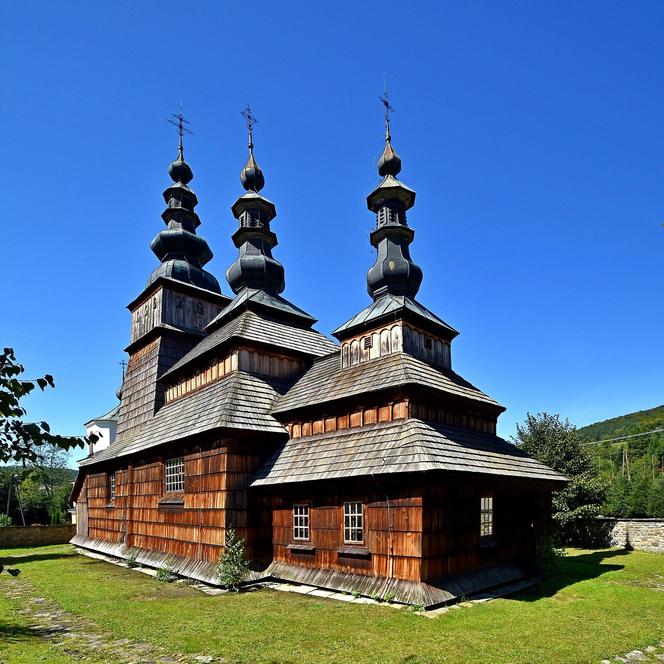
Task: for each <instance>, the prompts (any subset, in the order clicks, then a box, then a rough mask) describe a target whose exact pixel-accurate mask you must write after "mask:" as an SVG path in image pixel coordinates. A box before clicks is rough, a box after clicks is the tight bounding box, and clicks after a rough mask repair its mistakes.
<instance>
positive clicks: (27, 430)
mask: <svg viewBox="0 0 664 664" xmlns="http://www.w3.org/2000/svg"><path fill="white" fill-rule="evenodd" d="M24 371H25V369H24V368H23V366H22V365H20V364H19V363H18V362H17V361H16V357H15V355H14V351H13V349H12V348H5V349H4V351H3V352H2V354H0V462H4V463H7V462H19V463H22V462H25V461H31V462H37V461H40V460H41V459H42V458H43V454H44V451H45V449H46V448H45V447H44V446H48V445H50V446H52V447H54V448H58V449H62V450H69V449H71V448H73V447H83V445H84V443H85V439H84V438H76V437H71V436H58V435H55V434H52V433H51V428H50V427H49V425H48V423H47V422H25V421H24V420H23V418H24V417H25V416H26V415H27V412H26V410H25V408H24V407H23V406H22V405H21V399H23V397H25V396H27V395H28V394H30V392H32V391H33V390H34V389H35V387H39V389H41V390H42V391H43V390H45V389H46V388H47V387H53V388H54V387H55V383H54V381H53V376H51V375H49V374H46V375H45V376H43V377H42V378H36V379H34V380H26V379H23V378H20V376H21V374H23V373H24Z"/></svg>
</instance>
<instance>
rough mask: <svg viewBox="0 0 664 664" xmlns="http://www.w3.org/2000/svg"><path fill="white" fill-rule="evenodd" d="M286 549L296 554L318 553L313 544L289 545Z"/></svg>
mask: <svg viewBox="0 0 664 664" xmlns="http://www.w3.org/2000/svg"><path fill="white" fill-rule="evenodd" d="M286 548H287V549H288V550H289V551H295V552H296V553H314V552H315V551H316V547H315V546H314V545H313V544H289V545H288V546H287V547H286Z"/></svg>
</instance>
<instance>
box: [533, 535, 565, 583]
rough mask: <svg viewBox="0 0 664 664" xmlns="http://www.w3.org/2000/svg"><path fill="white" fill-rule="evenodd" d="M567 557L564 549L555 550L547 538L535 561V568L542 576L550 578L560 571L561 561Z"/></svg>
mask: <svg viewBox="0 0 664 664" xmlns="http://www.w3.org/2000/svg"><path fill="white" fill-rule="evenodd" d="M566 555H567V553H566V552H565V550H564V549H559V548H557V547H556V546H555V545H554V543H553V539H552V538H549V539H548V540H547V542H546V544H545V545H544V546H543V547H542V549H541V551H540V552H539V554H538V556H537V560H536V561H535V567H536V568H537V571H538V573H539V574H541V575H542V576H551V575H552V574H555V573H556V572H557V571H558V570H559V569H560V563H561V561H562V559H563V558H564V557H565V556H566Z"/></svg>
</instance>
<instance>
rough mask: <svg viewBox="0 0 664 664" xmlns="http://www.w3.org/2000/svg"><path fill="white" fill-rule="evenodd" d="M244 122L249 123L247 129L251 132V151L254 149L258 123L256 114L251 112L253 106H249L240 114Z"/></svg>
mask: <svg viewBox="0 0 664 664" xmlns="http://www.w3.org/2000/svg"><path fill="white" fill-rule="evenodd" d="M240 114H241V115H242V117H243V118H244V121H245V122H246V123H247V129H248V130H249V149H253V147H254V126H255V125H256V123H257V122H258V120H256V116H255V115H254V112H253V111H252V110H251V106H249V104H247V108H245V109H244V110H243V111H241V112H240Z"/></svg>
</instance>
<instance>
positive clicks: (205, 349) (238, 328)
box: [161, 311, 337, 379]
mask: <svg viewBox="0 0 664 664" xmlns="http://www.w3.org/2000/svg"><path fill="white" fill-rule="evenodd" d="M234 338H235V339H244V340H246V341H253V342H256V343H261V344H266V345H270V346H274V347H275V348H279V349H285V350H290V351H294V352H296V353H302V354H305V355H310V356H313V357H320V356H322V355H327V354H328V353H333V352H334V351H335V350H337V345H336V344H335V343H334V342H333V341H330V340H329V339H328V338H327V337H325V336H323V335H322V334H321V333H320V332H317V331H316V330H309V329H303V328H301V327H294V326H292V325H286V324H284V323H279V322H277V321H274V320H270V319H269V318H263V317H261V316H259V315H258V314H256V313H254V312H253V311H245V312H243V313H242V314H240V315H239V316H238V317H237V318H233V319H231V320H230V321H229V322H228V323H226V324H225V325H223V326H222V327H220V328H219V329H218V330H215V331H214V332H212V334H210V335H209V336H207V337H205V338H204V339H202V340H201V341H200V342H199V343H198V344H197V345H196V346H195V347H194V348H192V350H190V351H189V352H188V353H187V354H186V355H185V356H184V357H183V358H182V359H180V360H178V361H177V362H176V363H175V364H174V365H173V366H172V367H171V368H170V369H169V370H168V371H167V372H166V373H164V374H163V376H161V379H163V378H165V377H166V376H170V375H172V374H175V373H177V372H179V371H180V370H181V369H182V367H184V366H186V365H188V364H190V363H191V362H193V361H194V360H196V359H198V358H199V357H202V356H203V355H206V354H208V353H211V352H212V351H214V350H215V349H216V348H218V347H219V346H221V345H222V344H224V343H226V342H227V341H230V340H231V339H234Z"/></svg>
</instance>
